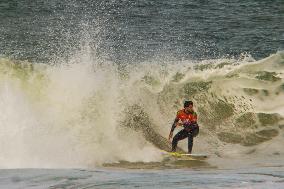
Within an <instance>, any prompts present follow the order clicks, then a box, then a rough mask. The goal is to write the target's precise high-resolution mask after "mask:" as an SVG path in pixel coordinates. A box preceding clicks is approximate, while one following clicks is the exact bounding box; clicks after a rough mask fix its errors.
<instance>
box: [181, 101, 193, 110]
mask: <svg viewBox="0 0 284 189" xmlns="http://www.w3.org/2000/svg"><path fill="white" fill-rule="evenodd" d="M183 107H184V109H185V110H186V111H189V112H191V111H193V102H192V101H191V100H186V101H184V104H183Z"/></svg>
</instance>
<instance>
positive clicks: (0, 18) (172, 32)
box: [0, 0, 284, 63]
mask: <svg viewBox="0 0 284 189" xmlns="http://www.w3.org/2000/svg"><path fill="white" fill-rule="evenodd" d="M281 5H282V1H281V0H273V1H261V2H260V1H250V2H243V1H235V2H231V3H228V2H226V1H223V0H218V1H198V2H192V1H184V0H182V1H179V2H175V1H170V0H167V1H162V0H157V1H151V0H140V1H128V0H114V1H102V0H98V1H77V0H63V1H58V0H52V1H48V2H47V1H42V0H37V1H33V2H29V3H28V4H27V3H26V1H24V0H10V1H1V2H0V40H1V43H0V54H1V55H5V56H8V57H15V58H16V59H24V60H26V59H28V60H30V61H34V62H39V61H40V62H49V61H52V60H54V59H58V58H69V57H72V54H73V53H74V52H75V51H77V50H78V49H80V45H81V42H82V39H84V38H85V37H86V36H89V37H88V39H87V41H88V43H89V44H90V47H91V48H92V49H94V50H95V51H96V52H95V53H96V54H97V57H100V58H103V59H107V60H112V61H113V62H116V63H124V62H128V63H129V62H130V63H133V62H141V61H148V60H152V59H155V58H158V59H159V58H161V57H164V56H165V55H167V57H166V59H169V60H176V59H178V60H182V59H212V58H220V57H231V56H236V57H238V56H239V55H240V54H241V53H244V52H246V53H249V54H251V55H252V56H253V57H254V58H257V59H260V58H264V57H267V56H269V55H270V54H272V53H275V52H276V51H278V50H283V31H284V29H283V24H282V20H283V19H284V18H283V13H282V12H283V11H282V6H281ZM83 41H84V40H83Z"/></svg>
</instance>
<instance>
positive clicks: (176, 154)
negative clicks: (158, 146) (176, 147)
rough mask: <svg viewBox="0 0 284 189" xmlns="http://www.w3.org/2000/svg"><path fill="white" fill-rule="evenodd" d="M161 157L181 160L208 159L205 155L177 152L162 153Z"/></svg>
mask: <svg viewBox="0 0 284 189" xmlns="http://www.w3.org/2000/svg"><path fill="white" fill-rule="evenodd" d="M162 153H163V155H165V156H168V157H173V158H176V159H182V160H205V159H207V158H208V155H207V154H186V153H179V152H167V151H162Z"/></svg>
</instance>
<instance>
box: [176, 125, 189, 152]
mask: <svg viewBox="0 0 284 189" xmlns="http://www.w3.org/2000/svg"><path fill="white" fill-rule="evenodd" d="M188 134H189V132H188V131H186V130H185V129H183V130H181V131H179V132H178V133H177V134H176V135H175V136H174V138H173V141H172V152H175V151H176V148H177V144H178V141H180V140H182V139H185V138H186V137H188Z"/></svg>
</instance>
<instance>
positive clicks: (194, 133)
mask: <svg viewBox="0 0 284 189" xmlns="http://www.w3.org/2000/svg"><path fill="white" fill-rule="evenodd" d="M198 133H199V127H198V126H197V127H194V128H193V129H192V130H191V131H190V132H189V134H188V153H189V154H191V151H192V146H193V137H196V136H197V135H198Z"/></svg>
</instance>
